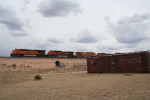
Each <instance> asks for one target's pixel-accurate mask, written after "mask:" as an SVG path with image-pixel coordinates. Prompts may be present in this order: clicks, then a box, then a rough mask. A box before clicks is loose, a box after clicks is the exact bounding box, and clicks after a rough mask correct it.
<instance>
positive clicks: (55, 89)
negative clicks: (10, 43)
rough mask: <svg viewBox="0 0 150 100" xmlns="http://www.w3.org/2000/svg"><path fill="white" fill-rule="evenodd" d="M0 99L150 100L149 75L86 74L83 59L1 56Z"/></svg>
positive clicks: (84, 60)
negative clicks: (57, 63)
mask: <svg viewBox="0 0 150 100" xmlns="http://www.w3.org/2000/svg"><path fill="white" fill-rule="evenodd" d="M56 61H60V63H61V66H59V67H57V66H56V65H55V62H56ZM35 75H40V76H41V77H42V79H41V80H35V79H34V76H35ZM0 100H150V74H144V73H98V74H93V73H87V65H86V59H65V58H61V59H56V58H0Z"/></svg>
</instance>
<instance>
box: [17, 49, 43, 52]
mask: <svg viewBox="0 0 150 100" xmlns="http://www.w3.org/2000/svg"><path fill="white" fill-rule="evenodd" d="M15 50H27V51H29V50H30V51H44V52H45V51H46V50H35V49H34V50H32V49H15Z"/></svg>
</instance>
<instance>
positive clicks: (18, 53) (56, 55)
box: [10, 49, 106, 58]
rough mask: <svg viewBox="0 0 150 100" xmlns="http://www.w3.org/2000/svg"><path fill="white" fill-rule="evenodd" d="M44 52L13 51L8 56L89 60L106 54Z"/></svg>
mask: <svg viewBox="0 0 150 100" xmlns="http://www.w3.org/2000/svg"><path fill="white" fill-rule="evenodd" d="M45 51H46V50H30V49H15V50H13V51H12V53H11V54H10V56H11V57H25V56H28V57H31V56H35V57H49V58H59V57H66V58H90V57H101V56H105V55H106V53H98V54H96V53H94V52H72V51H57V50H50V51H49V52H48V53H47V54H46V53H45Z"/></svg>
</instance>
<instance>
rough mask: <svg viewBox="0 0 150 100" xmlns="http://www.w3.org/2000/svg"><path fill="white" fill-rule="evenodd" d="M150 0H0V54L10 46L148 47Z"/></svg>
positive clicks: (112, 49) (114, 49) (101, 49)
mask: <svg viewBox="0 0 150 100" xmlns="http://www.w3.org/2000/svg"><path fill="white" fill-rule="evenodd" d="M149 5H150V0H11V1H10V0H0V56H10V53H11V52H12V50H14V49H38V50H46V53H47V52H48V51H49V50H59V51H74V52H95V53H115V52H135V51H145V50H150V6H149Z"/></svg>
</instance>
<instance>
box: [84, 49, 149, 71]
mask: <svg viewBox="0 0 150 100" xmlns="http://www.w3.org/2000/svg"><path fill="white" fill-rule="evenodd" d="M87 72H88V73H150V52H149V51H144V52H143V51H142V52H132V53H131V52H130V53H122V54H120V53H119V54H118V55H111V56H103V57H99V58H88V59H87Z"/></svg>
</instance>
